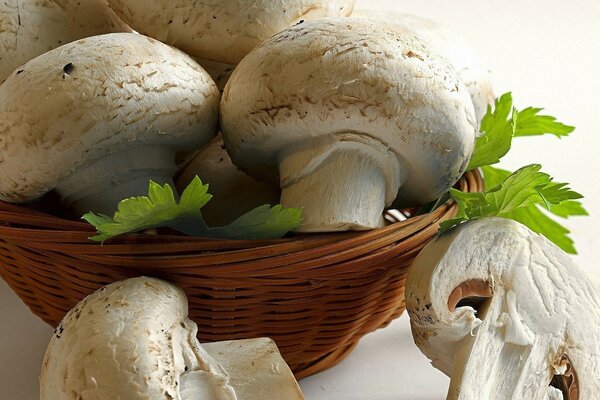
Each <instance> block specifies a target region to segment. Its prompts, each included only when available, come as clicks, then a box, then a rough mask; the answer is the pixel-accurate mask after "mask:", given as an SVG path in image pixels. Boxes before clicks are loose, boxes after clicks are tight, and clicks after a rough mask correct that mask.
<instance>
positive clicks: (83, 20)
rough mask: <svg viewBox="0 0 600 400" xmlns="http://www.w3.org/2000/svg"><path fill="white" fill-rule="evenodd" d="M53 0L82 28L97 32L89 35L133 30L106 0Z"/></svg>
mask: <svg viewBox="0 0 600 400" xmlns="http://www.w3.org/2000/svg"><path fill="white" fill-rule="evenodd" d="M53 1H54V2H55V3H56V4H58V5H59V6H60V7H61V8H62V9H63V11H64V12H65V14H67V15H68V16H69V17H70V18H71V20H73V22H74V23H75V24H77V26H79V27H80V28H81V29H90V30H93V32H95V33H94V34H93V35H89V36H94V35H100V34H103V33H111V32H131V28H130V27H129V26H127V24H126V23H125V22H123V21H122V20H121V19H120V18H119V17H118V16H117V15H116V14H115V12H114V11H113V10H111V9H110V7H109V6H108V2H107V1H106V0H53Z"/></svg>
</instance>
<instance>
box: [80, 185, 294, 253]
mask: <svg viewBox="0 0 600 400" xmlns="http://www.w3.org/2000/svg"><path fill="white" fill-rule="evenodd" d="M211 198H212V195H211V194H209V193H208V185H205V184H203V183H202V181H201V180H200V178H198V177H197V176H196V177H195V178H194V179H193V180H192V181H191V182H190V184H189V185H188V186H187V188H186V189H185V190H184V191H183V193H182V194H181V198H180V199H179V202H178V201H177V200H176V199H175V195H174V192H173V189H172V188H171V186H170V185H168V184H165V185H163V186H161V185H159V184H158V183H155V182H153V181H150V183H149V185H148V196H140V197H130V198H128V199H124V200H121V202H119V205H118V209H117V211H116V212H115V214H114V216H113V217H109V216H107V215H103V214H94V213H91V212H90V213H87V214H85V215H84V216H83V217H82V218H83V219H84V220H86V221H87V222H89V223H90V224H92V225H93V226H94V227H95V228H96V231H97V233H98V234H97V235H96V236H93V237H91V238H90V239H92V240H94V241H98V242H103V241H105V240H107V239H110V238H112V237H115V236H119V235H122V234H125V233H131V232H139V231H142V230H145V229H151V228H159V227H169V228H172V229H175V230H178V231H180V232H183V233H186V234H188V235H190V236H198V237H208V238H222V239H276V238H280V237H282V236H283V235H285V234H286V233H288V232H290V231H292V230H294V229H296V228H298V227H300V224H301V222H302V216H301V211H300V210H299V209H297V208H282V207H281V206H280V205H276V206H274V207H271V206H269V205H263V206H260V207H258V208H255V209H254V210H252V211H249V212H248V213H246V214H244V215H242V216H241V217H239V218H238V219H236V220H235V221H233V222H232V223H230V224H229V225H226V226H221V227H212V228H211V227H208V226H207V224H206V222H205V221H204V218H203V217H202V212H201V208H202V207H203V206H205V205H206V203H208V202H209V201H210V200H211Z"/></svg>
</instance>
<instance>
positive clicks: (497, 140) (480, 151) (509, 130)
mask: <svg viewBox="0 0 600 400" xmlns="http://www.w3.org/2000/svg"><path fill="white" fill-rule="evenodd" d="M512 104H513V100H512V94H511V93H506V94H503V95H502V96H500V97H499V98H497V99H496V101H495V103H494V109H493V110H492V108H491V107H490V106H488V109H487V112H486V113H485V115H484V116H483V119H482V120H481V126H480V128H479V129H480V130H481V133H482V135H481V136H479V137H478V138H477V140H476V141H475V149H474V150H473V155H472V156H471V161H470V162H469V166H468V167H467V169H468V170H471V169H475V168H478V167H482V166H484V165H491V164H496V163H497V162H498V161H500V158H502V157H504V155H506V153H508V151H509V150H510V146H511V143H512V138H513V134H514V133H515V126H514V121H513V120H514V118H517V115H518V114H517V113H515V112H514V111H513V106H512ZM511 112H512V117H510V115H511ZM509 117H510V118H509Z"/></svg>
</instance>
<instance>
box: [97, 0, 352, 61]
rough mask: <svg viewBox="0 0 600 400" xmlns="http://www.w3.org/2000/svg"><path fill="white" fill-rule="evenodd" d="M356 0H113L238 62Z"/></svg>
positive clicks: (125, 11) (159, 31)
mask: <svg viewBox="0 0 600 400" xmlns="http://www.w3.org/2000/svg"><path fill="white" fill-rule="evenodd" d="M354 1H355V0H278V1H273V0H242V1H240V0H235V1H234V0H202V1H188V0H157V1H151V2H148V1H140V0H108V2H109V4H110V6H111V7H112V8H113V10H115V12H116V13H117V14H118V15H119V16H120V17H121V18H122V19H123V20H124V21H125V22H126V23H127V24H129V25H130V26H131V27H132V28H134V29H135V30H136V31H138V32H140V33H143V34H145V35H148V36H151V37H153V38H155V39H158V40H160V41H161V42H164V43H167V44H170V45H172V46H175V47H177V48H180V49H182V50H184V51H185V52H186V53H188V54H190V55H192V56H194V57H200V58H205V59H208V60H214V61H219V62H222V63H228V64H237V63H238V62H239V61H240V60H241V59H242V58H243V57H244V56H245V55H246V54H248V53H249V52H250V50H252V49H253V48H254V47H256V46H257V45H258V44H259V43H261V42H262V41H263V40H266V39H267V38H269V37H271V36H272V35H274V34H275V33H277V32H279V31H280V30H282V29H285V28H287V27H289V26H291V25H293V24H295V23H297V22H298V21H302V20H309V19H317V18H324V17H333V16H347V15H349V14H350V12H352V8H353V7H354Z"/></svg>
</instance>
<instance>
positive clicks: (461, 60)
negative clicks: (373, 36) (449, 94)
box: [352, 10, 495, 121]
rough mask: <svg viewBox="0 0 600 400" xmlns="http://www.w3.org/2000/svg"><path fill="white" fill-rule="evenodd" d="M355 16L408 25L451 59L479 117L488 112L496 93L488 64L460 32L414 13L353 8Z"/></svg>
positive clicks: (405, 26) (408, 28)
mask: <svg viewBox="0 0 600 400" xmlns="http://www.w3.org/2000/svg"><path fill="white" fill-rule="evenodd" d="M352 16H353V17H360V18H368V19H371V20H375V21H382V22H384V23H387V24H390V25H393V26H395V27H397V28H399V29H406V30H408V31H409V32H412V33H414V34H415V35H417V36H418V37H419V38H420V39H422V40H423V42H424V43H425V45H427V46H428V47H429V48H430V49H431V50H433V51H435V52H436V53H438V54H439V55H441V56H442V57H444V58H446V59H447V60H448V61H450V63H451V64H452V66H453V67H454V68H455V69H456V71H457V72H458V73H459V75H460V77H461V79H462V80H463V82H464V83H465V85H466V86H467V89H468V90H469V93H470V94H471V99H472V100H473V105H474V107H475V114H476V115H477V120H478V121H481V119H482V118H483V116H484V115H485V112H486V110H487V107H488V106H489V105H493V104H494V98H495V95H494V90H493V84H492V79H491V74H490V71H489V68H487V67H486V66H485V65H484V63H483V62H482V60H481V58H480V57H479V55H478V54H477V53H476V52H475V50H474V49H473V48H472V47H471V46H470V45H469V44H468V43H467V42H466V41H465V40H464V39H463V38H462V37H460V36H459V35H458V34H456V33H454V32H452V31H450V30H449V29H446V28H444V27H443V26H441V25H439V24H437V23H435V22H433V21H431V20H428V19H425V18H421V17H418V16H416V15H411V14H401V13H393V12H392V13H390V12H382V11H375V10H354V11H353V12H352Z"/></svg>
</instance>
